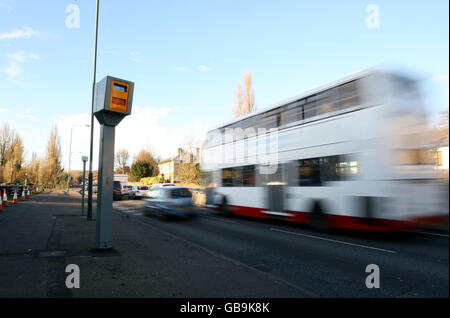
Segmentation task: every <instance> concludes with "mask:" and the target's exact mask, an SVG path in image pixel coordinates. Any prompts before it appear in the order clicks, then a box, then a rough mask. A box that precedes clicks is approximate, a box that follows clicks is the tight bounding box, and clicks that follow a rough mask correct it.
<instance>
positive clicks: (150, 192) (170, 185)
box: [147, 183, 175, 198]
mask: <svg viewBox="0 0 450 318" xmlns="http://www.w3.org/2000/svg"><path fill="white" fill-rule="evenodd" d="M174 186H175V185H174V184H173V183H157V184H154V185H152V186H151V188H150V190H149V191H148V192H147V197H149V198H152V197H153V194H154V193H156V192H155V190H158V189H160V188H163V187H174Z"/></svg>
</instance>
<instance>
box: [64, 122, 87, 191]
mask: <svg viewBox="0 0 450 318" xmlns="http://www.w3.org/2000/svg"><path fill="white" fill-rule="evenodd" d="M73 127H89V125H72V126H71V127H70V145H69V169H68V170H67V192H69V189H70V161H71V157H72V131H73Z"/></svg>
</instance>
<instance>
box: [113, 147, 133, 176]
mask: <svg viewBox="0 0 450 318" xmlns="http://www.w3.org/2000/svg"><path fill="white" fill-rule="evenodd" d="M129 159H130V154H129V152H128V150H126V149H120V150H119V151H117V152H116V157H115V161H116V165H117V166H118V170H119V171H120V173H125V171H126V170H127V169H126V168H127V165H128V160H129Z"/></svg>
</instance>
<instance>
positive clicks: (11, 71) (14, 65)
mask: <svg viewBox="0 0 450 318" xmlns="http://www.w3.org/2000/svg"><path fill="white" fill-rule="evenodd" d="M21 72H22V69H21V68H20V64H19V62H17V61H9V66H8V67H7V68H5V73H6V74H8V75H9V77H10V78H13V77H16V76H18V75H19V74H20V73H21Z"/></svg>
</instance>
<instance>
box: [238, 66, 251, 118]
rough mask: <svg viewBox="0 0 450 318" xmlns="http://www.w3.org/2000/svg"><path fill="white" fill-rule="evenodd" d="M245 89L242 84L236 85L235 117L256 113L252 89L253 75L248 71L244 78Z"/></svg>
mask: <svg viewBox="0 0 450 318" xmlns="http://www.w3.org/2000/svg"><path fill="white" fill-rule="evenodd" d="M243 79H244V88H242V86H241V84H240V83H237V85H236V102H235V105H234V111H233V112H234V117H235V118H237V117H240V116H242V115H246V114H248V113H251V112H253V111H255V109H256V107H255V94H254V92H253V88H252V74H251V73H250V71H246V72H245V73H244V76H243Z"/></svg>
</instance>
